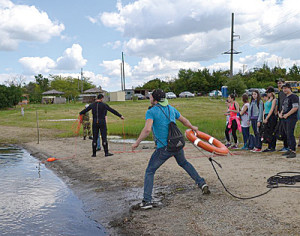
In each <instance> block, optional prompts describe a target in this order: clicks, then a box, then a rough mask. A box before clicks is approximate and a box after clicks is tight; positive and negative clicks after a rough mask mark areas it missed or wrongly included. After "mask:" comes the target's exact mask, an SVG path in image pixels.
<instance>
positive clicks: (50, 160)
mask: <svg viewBox="0 0 300 236" xmlns="http://www.w3.org/2000/svg"><path fill="white" fill-rule="evenodd" d="M56 160H58V159H56V158H55V157H49V158H48V159H47V161H48V162H52V161H56Z"/></svg>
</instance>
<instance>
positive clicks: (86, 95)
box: [80, 87, 109, 103]
mask: <svg viewBox="0 0 300 236" xmlns="http://www.w3.org/2000/svg"><path fill="white" fill-rule="evenodd" d="M100 93H102V94H103V95H104V101H105V102H107V101H108V100H109V99H108V97H107V92H106V91H105V90H102V89H101V87H100V88H91V89H88V90H85V91H84V92H83V94H80V97H82V102H83V103H93V102H94V101H95V99H96V98H97V96H98V95H99V94H100Z"/></svg>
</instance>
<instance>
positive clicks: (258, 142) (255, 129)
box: [251, 120, 262, 149]
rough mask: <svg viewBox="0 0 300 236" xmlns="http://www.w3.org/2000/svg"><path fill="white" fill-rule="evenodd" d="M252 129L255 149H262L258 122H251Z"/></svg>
mask: <svg viewBox="0 0 300 236" xmlns="http://www.w3.org/2000/svg"><path fill="white" fill-rule="evenodd" d="M251 125H252V129H253V132H254V135H255V147H256V148H259V149H261V147H262V142H261V139H260V135H259V132H258V127H257V120H251Z"/></svg>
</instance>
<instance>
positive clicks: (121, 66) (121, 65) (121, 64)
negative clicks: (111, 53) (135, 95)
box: [120, 62, 123, 91]
mask: <svg viewBox="0 0 300 236" xmlns="http://www.w3.org/2000/svg"><path fill="white" fill-rule="evenodd" d="M120 68H121V70H120V72H121V90H122V91H123V63H122V62H121V63H120Z"/></svg>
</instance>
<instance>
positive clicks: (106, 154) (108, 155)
mask: <svg viewBox="0 0 300 236" xmlns="http://www.w3.org/2000/svg"><path fill="white" fill-rule="evenodd" d="M113 155H114V154H112V153H109V152H108V153H105V156H106V157H110V156H113Z"/></svg>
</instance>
